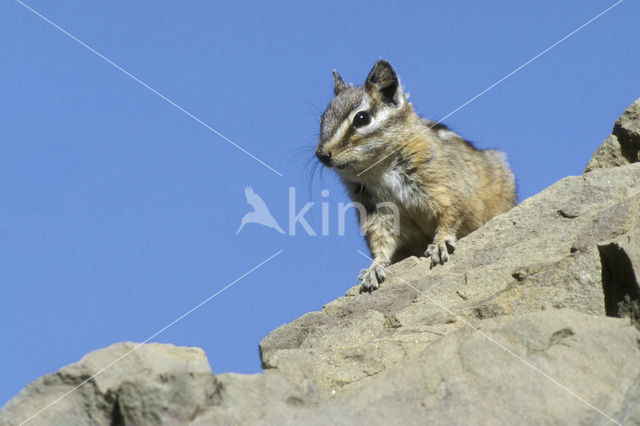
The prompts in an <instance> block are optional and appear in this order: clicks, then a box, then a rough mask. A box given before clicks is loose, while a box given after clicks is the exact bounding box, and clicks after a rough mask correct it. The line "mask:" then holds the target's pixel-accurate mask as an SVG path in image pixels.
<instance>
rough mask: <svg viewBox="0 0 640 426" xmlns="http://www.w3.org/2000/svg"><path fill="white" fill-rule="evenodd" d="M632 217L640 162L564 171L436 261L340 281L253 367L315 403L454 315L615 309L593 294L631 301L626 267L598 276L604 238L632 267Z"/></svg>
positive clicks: (415, 348) (403, 352)
mask: <svg viewBox="0 0 640 426" xmlns="http://www.w3.org/2000/svg"><path fill="white" fill-rule="evenodd" d="M638 226H640V164H633V165H628V166H625V167H619V168H613V169H602V170H594V171H593V172H591V173H588V174H586V175H584V176H575V177H568V178H565V179H563V180H561V181H559V182H557V183H555V184H554V185H552V186H551V187H549V188H547V189H546V190H544V191H542V192H541V193H540V194H538V195H536V196H534V197H532V198H530V199H528V200H525V201H524V202H523V203H521V204H520V205H518V206H516V207H515V208H514V209H512V210H511V211H509V212H508V213H506V214H503V215H501V216H498V217H496V218H494V219H492V220H491V221H489V222H488V223H487V224H486V225H485V226H483V227H482V228H480V229H479V230H477V231H476V232H473V233H472V234H470V235H468V236H467V237H465V238H463V239H461V240H460V241H459V243H458V249H457V250H456V253H455V254H454V255H453V256H452V257H451V259H450V261H449V262H448V263H447V264H445V265H444V266H437V267H435V268H433V269H431V268H430V265H429V262H428V260H427V259H418V258H410V259H406V260H404V261H402V262H400V263H398V264H395V265H392V266H391V267H390V268H389V272H390V273H389V274H388V275H389V277H388V278H387V280H386V281H385V282H384V283H383V284H382V285H381V287H380V288H379V289H378V290H377V291H375V292H373V293H372V294H367V293H363V294H360V293H358V292H357V291H355V289H352V290H351V291H349V292H348V293H347V294H348V296H347V297H342V298H339V299H337V300H335V301H333V302H331V303H329V304H327V305H326V306H325V307H324V308H323V310H322V311H321V312H312V313H309V314H306V315H304V316H302V317H301V318H299V319H297V320H295V321H293V322H292V323H290V324H287V325H284V326H281V327H279V328H278V329H276V330H275V331H273V332H272V333H270V334H269V335H268V336H267V337H266V338H265V339H264V340H263V341H262V342H261V343H260V350H261V356H262V361H263V365H264V367H265V368H267V369H277V370H279V371H281V372H283V373H284V374H285V375H287V376H288V377H291V378H292V379H291V380H292V381H293V382H296V381H297V380H300V379H301V378H302V377H304V378H305V380H306V382H308V383H309V388H310V389H312V391H309V392H308V393H307V397H308V398H309V399H310V400H311V401H322V400H324V399H326V398H329V397H330V396H331V395H332V394H333V392H334V391H336V390H337V389H340V388H341V387H343V386H345V385H348V384H349V383H354V382H357V381H359V380H362V379H364V378H366V377H369V376H371V375H374V374H377V373H379V372H381V371H384V370H386V369H388V368H390V367H391V366H393V365H395V364H397V363H400V362H402V361H404V360H406V359H408V358H410V357H412V356H414V355H416V354H417V353H418V352H420V351H421V350H422V348H423V347H424V346H425V345H429V344H431V343H433V342H435V341H438V340H439V339H440V338H441V337H442V336H443V335H446V334H448V333H451V332H452V331H454V330H457V329H459V328H461V327H464V323H463V322H462V321H461V320H460V319H462V320H464V321H468V322H469V323H471V324H476V323H478V321H481V320H486V319H489V318H493V317H500V316H504V315H515V314H523V313H527V312H535V311H544V310H546V311H552V310H556V309H573V310H576V311H580V312H583V313H585V314H589V315H605V314H609V315H617V316H619V315H620V310H619V309H618V310H613V309H614V308H608V307H607V306H605V300H610V301H611V302H607V303H609V304H612V305H615V306H617V305H618V304H619V303H620V302H621V301H624V298H625V297H626V296H628V297H629V298H630V299H631V301H634V300H638V292H637V289H638V287H637V282H636V281H634V280H635V275H633V274H634V273H635V270H633V271H632V269H633V268H631V267H628V268H627V271H628V273H627V274H626V275H624V278H622V279H619V280H617V279H613V278H608V277H609V276H611V275H612V274H610V273H608V272H607V270H608V269H607V268H614V270H615V271H616V273H617V271H619V270H620V267H619V266H618V263H619V262H618V261H617V260H616V259H619V258H620V256H619V255H616V254H615V253H617V252H616V250H617V249H615V250H614V249H609V248H608V247H610V245H611V244H614V243H612V241H614V242H615V244H618V245H621V244H622V245H623V246H624V247H625V249H624V250H625V251H624V253H627V255H626V257H628V258H629V259H630V260H629V262H631V266H633V267H636V268H637V267H638V265H640V259H638V257H637V255H636V254H635V253H637V250H638V237H637V232H638ZM615 247H618V246H615ZM610 253H613V254H610ZM612 256H613V260H611V258H612ZM626 257H625V259H626ZM616 262H617V263H616ZM603 265H604V272H603ZM608 265H613V266H611V267H610V266H608ZM630 268H631V269H630ZM603 287H604V288H605V289H606V292H608V293H603ZM605 294H609V296H606V295H605ZM616 309H617V308H616ZM627 310H628V309H627Z"/></svg>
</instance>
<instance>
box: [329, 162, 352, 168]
mask: <svg viewBox="0 0 640 426" xmlns="http://www.w3.org/2000/svg"><path fill="white" fill-rule="evenodd" d="M352 164H353V161H347V162H346V163H342V164H334V165H333V168H334V169H337V170H344V169H346V168H348V167H350V166H351V165H352Z"/></svg>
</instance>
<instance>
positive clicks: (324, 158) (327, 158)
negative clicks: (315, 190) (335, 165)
mask: <svg viewBox="0 0 640 426" xmlns="http://www.w3.org/2000/svg"><path fill="white" fill-rule="evenodd" d="M316 157H318V160H320V162H321V163H322V164H324V165H325V166H328V167H331V153H328V154H325V153H324V152H322V151H319V150H316Z"/></svg>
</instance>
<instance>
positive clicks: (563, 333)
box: [298, 310, 640, 425]
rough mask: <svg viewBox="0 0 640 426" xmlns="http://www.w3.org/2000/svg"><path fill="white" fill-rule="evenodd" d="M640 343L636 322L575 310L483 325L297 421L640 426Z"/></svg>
mask: <svg viewBox="0 0 640 426" xmlns="http://www.w3.org/2000/svg"><path fill="white" fill-rule="evenodd" d="M639 337H640V333H639V332H638V330H637V329H636V328H635V327H632V326H631V325H629V322H628V321H625V320H621V319H614V318H606V317H596V316H593V315H587V314H583V313H579V312H575V311H567V310H561V311H549V312H533V313H528V314H524V315H515V316H503V317H500V318H494V319H490V320H484V321H481V322H479V323H478V331H476V330H473V329H471V328H470V327H465V328H463V329H461V330H459V331H456V332H454V333H451V334H449V335H447V336H444V337H442V338H441V339H439V340H438V341H437V342H435V343H433V344H431V345H429V346H428V347H427V348H425V349H424V350H423V351H422V352H420V353H419V354H417V355H415V356H412V357H409V358H407V359H406V360H404V361H403V362H402V363H400V364H398V365H396V366H393V367H391V368H388V369H386V370H384V371H382V372H381V373H379V374H377V375H374V376H371V377H366V378H363V379H362V380H360V381H358V382H354V383H352V384H350V385H348V386H345V387H344V389H343V390H342V391H341V393H340V396H339V398H338V397H336V398H332V399H331V400H329V401H328V402H327V403H326V404H324V405H322V406H318V407H314V408H313V409H312V410H310V411H311V412H310V413H308V414H305V416H304V417H302V416H301V417H300V418H299V419H298V420H299V421H300V423H304V424H306V423H307V420H308V421H310V422H311V423H314V424H315V423H317V424H320V423H323V422H324V423H325V424H326V423H328V422H332V423H339V424H370V423H375V424H434V425H448V424H479V425H482V424H486V425H511V424H531V425H533V424H569V423H570V424H607V425H608V424H611V423H612V422H611V420H610V419H609V418H608V417H607V416H609V417H610V418H613V419H616V420H617V421H619V422H621V423H623V424H638V422H640V408H639V406H638V399H637V396H638V385H639V384H640V348H639V346H638V338H639ZM496 343H498V344H496ZM500 345H504V347H502V346H500ZM572 393H574V394H572ZM336 420H337V421H336Z"/></svg>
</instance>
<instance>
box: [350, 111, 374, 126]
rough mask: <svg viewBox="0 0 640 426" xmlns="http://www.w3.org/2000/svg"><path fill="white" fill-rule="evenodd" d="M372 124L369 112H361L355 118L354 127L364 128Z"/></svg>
mask: <svg viewBox="0 0 640 426" xmlns="http://www.w3.org/2000/svg"><path fill="white" fill-rule="evenodd" d="M369 123H371V114H369V111H360V112H358V113H357V114H356V115H355V117H353V127H362V126H366V125H367V124H369Z"/></svg>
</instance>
